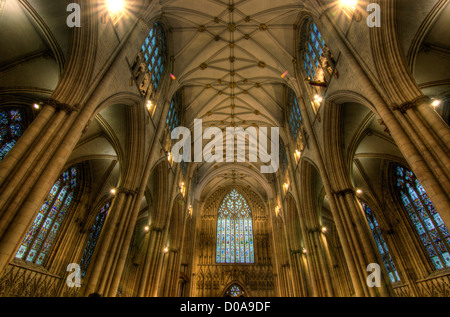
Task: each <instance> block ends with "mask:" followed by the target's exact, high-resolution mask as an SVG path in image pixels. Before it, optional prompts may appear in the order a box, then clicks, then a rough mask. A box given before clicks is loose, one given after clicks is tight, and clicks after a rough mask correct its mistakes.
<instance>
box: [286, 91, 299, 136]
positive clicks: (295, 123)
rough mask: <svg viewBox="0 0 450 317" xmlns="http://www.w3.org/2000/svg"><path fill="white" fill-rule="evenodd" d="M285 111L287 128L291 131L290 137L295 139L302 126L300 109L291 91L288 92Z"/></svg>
mask: <svg viewBox="0 0 450 317" xmlns="http://www.w3.org/2000/svg"><path fill="white" fill-rule="evenodd" d="M287 109H288V120H289V128H290V130H291V133H292V136H293V137H294V139H295V138H297V135H298V133H299V132H300V128H301V125H302V115H301V113H300V107H299V105H298V101H297V97H296V96H295V93H294V92H293V91H292V90H291V89H289V90H288V100H287Z"/></svg>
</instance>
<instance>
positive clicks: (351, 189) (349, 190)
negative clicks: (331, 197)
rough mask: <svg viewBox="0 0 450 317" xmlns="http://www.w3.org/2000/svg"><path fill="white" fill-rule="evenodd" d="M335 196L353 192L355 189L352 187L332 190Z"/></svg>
mask: <svg viewBox="0 0 450 317" xmlns="http://www.w3.org/2000/svg"><path fill="white" fill-rule="evenodd" d="M334 194H335V195H336V196H345V195H347V194H355V190H354V189H353V188H346V189H343V190H340V191H337V192H334Z"/></svg>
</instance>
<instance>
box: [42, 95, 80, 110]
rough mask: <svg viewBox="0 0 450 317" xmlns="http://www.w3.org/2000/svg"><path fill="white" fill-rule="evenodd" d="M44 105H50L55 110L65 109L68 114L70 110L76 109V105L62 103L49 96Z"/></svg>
mask: <svg viewBox="0 0 450 317" xmlns="http://www.w3.org/2000/svg"><path fill="white" fill-rule="evenodd" d="M45 104H46V105H49V106H52V107H53V108H55V109H56V110H62V111H65V112H66V113H68V114H71V113H72V112H76V111H78V109H77V107H75V106H71V105H68V104H66V103H62V102H60V101H58V100H56V99H53V98H49V99H47V100H46V101H45Z"/></svg>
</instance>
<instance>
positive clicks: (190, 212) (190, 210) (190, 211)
mask: <svg viewBox="0 0 450 317" xmlns="http://www.w3.org/2000/svg"><path fill="white" fill-rule="evenodd" d="M188 211H189V216H191V217H192V213H193V211H194V208H193V207H192V205H189V208H188Z"/></svg>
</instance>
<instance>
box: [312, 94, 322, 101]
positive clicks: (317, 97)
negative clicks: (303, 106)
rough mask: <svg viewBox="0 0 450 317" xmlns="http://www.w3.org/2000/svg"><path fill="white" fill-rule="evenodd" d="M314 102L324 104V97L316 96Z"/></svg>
mask: <svg viewBox="0 0 450 317" xmlns="http://www.w3.org/2000/svg"><path fill="white" fill-rule="evenodd" d="M314 101H317V102H322V101H323V97H321V96H319V95H315V96H314Z"/></svg>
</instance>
